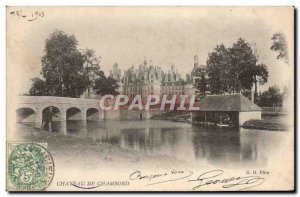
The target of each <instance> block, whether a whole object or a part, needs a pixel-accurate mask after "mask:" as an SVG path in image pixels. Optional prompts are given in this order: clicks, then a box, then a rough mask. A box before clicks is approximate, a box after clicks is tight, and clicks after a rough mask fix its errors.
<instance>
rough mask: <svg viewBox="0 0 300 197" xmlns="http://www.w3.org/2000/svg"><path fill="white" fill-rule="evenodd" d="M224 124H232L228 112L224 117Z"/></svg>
mask: <svg viewBox="0 0 300 197" xmlns="http://www.w3.org/2000/svg"><path fill="white" fill-rule="evenodd" d="M224 124H227V125H229V124H231V118H230V116H229V115H228V114H227V115H226V117H225V119H224Z"/></svg>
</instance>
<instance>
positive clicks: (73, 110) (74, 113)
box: [66, 107, 82, 120]
mask: <svg viewBox="0 0 300 197" xmlns="http://www.w3.org/2000/svg"><path fill="white" fill-rule="evenodd" d="M66 120H82V112H81V110H80V109H79V108H77V107H70V108H69V109H67V111H66Z"/></svg>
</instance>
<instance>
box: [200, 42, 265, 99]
mask: <svg viewBox="0 0 300 197" xmlns="http://www.w3.org/2000/svg"><path fill="white" fill-rule="evenodd" d="M206 70H207V78H208V79H207V81H208V86H207V87H208V88H209V91H210V92H211V93H212V94H225V93H229V94H230V93H241V92H242V93H244V92H245V93H247V92H249V91H251V89H252V87H253V85H254V86H255V95H257V85H258V84H259V85H262V84H264V83H266V82H267V79H268V69H267V67H266V66H265V65H264V64H262V63H258V59H257V56H256V55H255V54H254V52H253V50H252V48H251V46H250V44H248V43H247V42H246V41H245V40H244V39H242V38H240V39H239V40H238V41H237V42H236V43H234V44H233V46H232V47H230V48H226V47H225V46H224V45H223V44H221V45H219V46H217V47H216V48H215V49H214V51H213V52H211V53H209V54H208V59H207V62H206ZM196 83H198V82H196ZM199 85H200V84H196V87H198V86H199ZM247 94H248V93H247Z"/></svg>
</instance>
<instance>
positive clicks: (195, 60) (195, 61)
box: [194, 55, 199, 69]
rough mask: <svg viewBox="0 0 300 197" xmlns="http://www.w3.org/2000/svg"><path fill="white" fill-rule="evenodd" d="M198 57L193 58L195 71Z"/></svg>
mask: <svg viewBox="0 0 300 197" xmlns="http://www.w3.org/2000/svg"><path fill="white" fill-rule="evenodd" d="M198 65H199V64H198V55H195V56H194V69H196V68H197V67H198Z"/></svg>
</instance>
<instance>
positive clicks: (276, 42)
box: [271, 33, 288, 63]
mask: <svg viewBox="0 0 300 197" xmlns="http://www.w3.org/2000/svg"><path fill="white" fill-rule="evenodd" d="M271 40H272V41H273V44H272V46H271V50H273V51H275V52H277V53H278V55H277V59H281V60H284V61H285V62H286V63H288V51H287V43H286V39H285V36H284V35H283V34H281V33H275V34H273V36H272V38H271Z"/></svg>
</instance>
